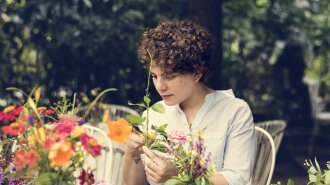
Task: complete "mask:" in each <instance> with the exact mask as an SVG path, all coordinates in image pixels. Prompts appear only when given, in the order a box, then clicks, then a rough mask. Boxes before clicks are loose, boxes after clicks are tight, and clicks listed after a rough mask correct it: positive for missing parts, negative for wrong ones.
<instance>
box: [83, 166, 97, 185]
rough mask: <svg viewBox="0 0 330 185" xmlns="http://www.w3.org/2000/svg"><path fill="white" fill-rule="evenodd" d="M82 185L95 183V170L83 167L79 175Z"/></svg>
mask: <svg viewBox="0 0 330 185" xmlns="http://www.w3.org/2000/svg"><path fill="white" fill-rule="evenodd" d="M79 181H80V185H92V184H94V183H95V179H94V174H93V172H92V171H91V172H88V171H87V170H85V169H83V170H82V172H81V174H80V176H79Z"/></svg>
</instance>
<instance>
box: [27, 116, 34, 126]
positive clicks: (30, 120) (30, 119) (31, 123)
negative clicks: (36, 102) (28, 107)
mask: <svg viewBox="0 0 330 185" xmlns="http://www.w3.org/2000/svg"><path fill="white" fill-rule="evenodd" d="M28 121H29V124H30V125H31V126H33V124H34V119H33V116H32V115H29V117H28Z"/></svg>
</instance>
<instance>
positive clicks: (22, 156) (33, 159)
mask: <svg viewBox="0 0 330 185" xmlns="http://www.w3.org/2000/svg"><path fill="white" fill-rule="evenodd" d="M39 159H40V157H39V154H38V153H37V152H35V151H34V150H30V151H28V152H25V151H23V150H18V151H16V152H15V156H14V159H13V162H14V164H15V166H17V168H18V169H23V168H24V167H25V166H26V165H29V166H30V167H31V168H35V167H36V164H37V161H38V160H39Z"/></svg>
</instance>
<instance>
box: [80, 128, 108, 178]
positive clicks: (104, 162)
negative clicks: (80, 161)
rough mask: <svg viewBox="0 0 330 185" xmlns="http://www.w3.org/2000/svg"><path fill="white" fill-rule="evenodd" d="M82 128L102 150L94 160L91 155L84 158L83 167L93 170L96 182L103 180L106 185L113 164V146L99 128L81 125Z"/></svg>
mask: <svg viewBox="0 0 330 185" xmlns="http://www.w3.org/2000/svg"><path fill="white" fill-rule="evenodd" d="M83 128H85V129H86V131H87V133H88V134H89V135H90V136H93V137H94V138H95V139H97V141H98V142H99V144H101V145H102V147H103V150H102V152H101V155H100V156H98V157H96V158H94V157H93V156H91V155H89V154H88V155H86V156H85V164H84V166H87V167H90V168H91V169H95V171H94V175H95V179H96V180H103V181H105V182H107V183H110V181H111V174H112V170H113V169H112V163H113V146H112V142H111V140H110V139H109V137H108V136H107V134H106V133H105V132H104V131H102V130H101V129H99V128H96V127H93V126H90V125H83Z"/></svg>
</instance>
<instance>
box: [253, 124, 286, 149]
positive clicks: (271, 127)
mask: <svg viewBox="0 0 330 185" xmlns="http://www.w3.org/2000/svg"><path fill="white" fill-rule="evenodd" d="M256 126H258V127H261V128H263V129H265V130H266V131H267V132H268V133H269V134H270V135H271V136H272V137H273V139H274V143H275V148H276V153H277V152H278V149H279V148H280V145H281V142H282V138H283V134H284V131H285V128H286V122H285V121H284V120H269V121H263V122H258V123H256Z"/></svg>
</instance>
